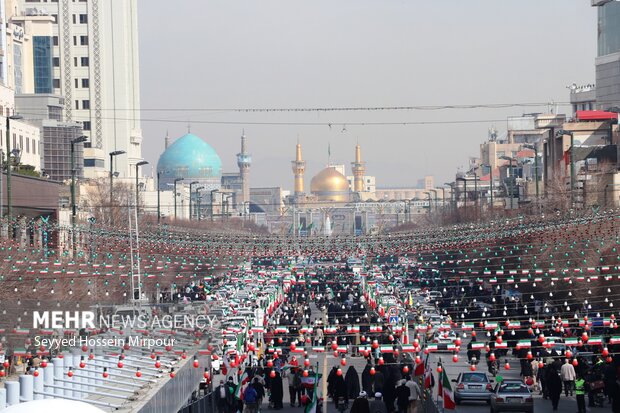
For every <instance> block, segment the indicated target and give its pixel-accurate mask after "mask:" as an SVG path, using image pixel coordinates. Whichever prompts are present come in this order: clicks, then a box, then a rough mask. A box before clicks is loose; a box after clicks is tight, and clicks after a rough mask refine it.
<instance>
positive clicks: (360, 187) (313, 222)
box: [272, 143, 407, 236]
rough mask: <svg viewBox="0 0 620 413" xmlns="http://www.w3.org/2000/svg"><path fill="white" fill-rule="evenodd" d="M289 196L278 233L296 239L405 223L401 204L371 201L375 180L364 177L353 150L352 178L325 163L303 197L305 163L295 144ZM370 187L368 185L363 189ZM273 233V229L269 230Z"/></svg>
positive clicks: (357, 153) (358, 155)
mask: <svg viewBox="0 0 620 413" xmlns="http://www.w3.org/2000/svg"><path fill="white" fill-rule="evenodd" d="M291 166H292V172H293V183H294V191H293V193H292V194H291V195H290V196H288V197H287V198H286V199H285V205H286V208H285V211H286V219H285V220H284V223H283V225H281V228H280V231H286V227H287V225H288V232H289V233H294V234H297V235H300V236H309V235H332V234H333V235H337V234H356V235H360V234H365V233H369V232H373V231H378V230H381V229H383V228H385V227H390V226H394V225H397V224H399V223H403V222H404V221H405V220H406V212H407V205H405V203H402V202H400V203H387V202H376V201H374V199H373V198H374V197H375V193H374V191H373V190H374V182H375V178H374V177H372V176H367V175H366V163H365V162H363V161H362V150H361V147H360V145H359V144H357V145H356V146H355V156H354V161H353V162H351V170H352V176H351V177H349V178H347V176H345V170H344V169H345V168H344V165H335V164H331V163H329V162H328V164H327V166H326V167H325V168H323V169H322V170H320V171H319V172H318V173H317V174H316V175H314V176H313V177H312V179H311V180H310V188H309V189H310V191H309V193H306V191H305V189H306V187H305V172H306V161H305V160H304V159H303V155H302V147H301V144H300V143H297V147H296V151H295V160H293V161H292V164H291ZM369 183H372V185H370V186H369V185H367V184H369ZM272 231H273V229H272Z"/></svg>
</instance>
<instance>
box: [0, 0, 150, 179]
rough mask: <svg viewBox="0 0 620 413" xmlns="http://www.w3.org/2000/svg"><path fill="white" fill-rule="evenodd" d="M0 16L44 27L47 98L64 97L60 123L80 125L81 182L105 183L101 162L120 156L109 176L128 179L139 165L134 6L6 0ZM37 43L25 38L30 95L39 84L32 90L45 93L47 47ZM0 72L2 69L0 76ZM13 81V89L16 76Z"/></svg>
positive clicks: (124, 0) (96, 0)
mask: <svg viewBox="0 0 620 413" xmlns="http://www.w3.org/2000/svg"><path fill="white" fill-rule="evenodd" d="M35 9H36V13H35ZM6 13H7V14H8V15H9V16H16V17H15V19H13V20H14V21H15V22H18V21H19V20H20V19H22V20H23V19H24V17H23V16H29V17H30V20H32V16H33V15H35V14H36V15H37V16H44V15H47V16H49V17H51V19H52V33H51V38H50V39H49V42H51V59H52V79H51V86H52V90H51V92H52V93H54V94H56V95H61V96H63V97H64V99H65V100H64V114H65V120H66V121H68V122H72V121H73V122H75V121H77V122H82V125H83V129H84V132H83V133H84V135H86V136H88V137H89V141H88V142H86V143H85V144H84V164H85V168H84V175H85V176H86V177H87V178H88V177H98V176H107V174H108V172H107V171H109V168H110V165H109V162H110V158H109V156H108V154H109V153H110V152H112V151H120V150H122V151H125V154H123V155H120V156H114V157H113V159H114V163H115V165H114V170H115V171H117V172H119V174H120V176H122V177H123V176H124V177H131V176H134V175H135V171H136V168H135V166H134V165H135V164H136V163H137V162H139V161H140V160H142V150H141V144H142V131H141V127H140V79H139V66H138V27H137V18H138V16H137V0H106V1H103V0H88V1H86V0H79V1H75V0H58V1H52V2H45V3H36V2H33V0H6ZM35 20H36V19H35ZM38 37H41V38H42V39H37V36H36V35H34V36H33V49H34V54H33V55H34V61H33V66H34V68H35V73H37V71H38V72H40V73H41V75H40V76H39V79H38V80H36V81H35V90H33V92H37V87H38V86H37V84H38V83H40V85H39V86H41V88H40V89H39V90H41V91H42V93H47V92H46V91H47V90H48V88H47V86H48V82H47V79H45V76H44V73H45V71H46V69H47V60H46V59H45V52H46V50H47V49H46V47H47V46H48V40H47V39H46V38H45V36H38ZM1 40H2V39H0V41H1ZM16 52H22V51H21V50H19V51H18V50H14V54H16ZM37 56H39V57H38V58H37ZM18 57H19V56H15V60H17V59H18ZM4 70H5V68H4V65H3V66H2V70H0V73H2V72H3V71H4ZM10 71H11V70H10V68H9V72H10ZM14 73H15V77H16V79H15V84H16V85H17V84H19V83H20V79H19V75H20V73H21V71H18V70H14ZM9 77H10V76H9ZM35 79H36V78H35ZM26 92H27V91H26Z"/></svg>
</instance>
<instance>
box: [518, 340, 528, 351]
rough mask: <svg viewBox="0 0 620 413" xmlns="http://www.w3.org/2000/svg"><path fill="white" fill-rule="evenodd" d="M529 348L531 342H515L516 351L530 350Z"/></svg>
mask: <svg viewBox="0 0 620 413" xmlns="http://www.w3.org/2000/svg"><path fill="white" fill-rule="evenodd" d="M530 347H532V342H531V341H530V340H519V341H518V342H517V349H519V348H530Z"/></svg>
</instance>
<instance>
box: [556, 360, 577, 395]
mask: <svg viewBox="0 0 620 413" xmlns="http://www.w3.org/2000/svg"><path fill="white" fill-rule="evenodd" d="M560 377H561V378H562V383H564V395H565V396H566V397H568V396H572V395H573V388H574V386H575V379H576V378H577V376H576V374H575V368H574V367H573V365H572V364H571V363H570V360H569V359H566V361H565V362H564V364H563V365H562V368H560Z"/></svg>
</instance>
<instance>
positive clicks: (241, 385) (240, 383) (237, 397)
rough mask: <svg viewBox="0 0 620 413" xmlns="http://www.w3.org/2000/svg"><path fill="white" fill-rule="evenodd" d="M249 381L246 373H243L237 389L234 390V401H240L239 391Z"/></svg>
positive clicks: (240, 394)
mask: <svg viewBox="0 0 620 413" xmlns="http://www.w3.org/2000/svg"><path fill="white" fill-rule="evenodd" d="M249 381H250V377H249V376H248V373H247V372H246V371H244V372H243V374H242V375H241V377H240V378H239V384H237V388H236V389H235V399H238V400H242V397H243V395H242V393H241V389H242V388H243V386H244V385H245V384H246V383H247V382H249Z"/></svg>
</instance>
